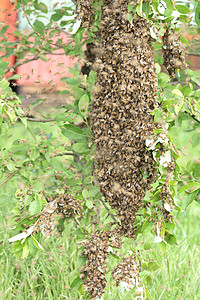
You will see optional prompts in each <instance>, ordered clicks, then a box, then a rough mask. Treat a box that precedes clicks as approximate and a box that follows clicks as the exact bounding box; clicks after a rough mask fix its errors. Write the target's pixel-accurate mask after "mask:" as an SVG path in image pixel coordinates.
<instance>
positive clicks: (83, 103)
mask: <svg viewBox="0 0 200 300" xmlns="http://www.w3.org/2000/svg"><path fill="white" fill-rule="evenodd" d="M89 103H90V98H89V96H88V95H87V94H84V95H83V96H82V97H81V99H80V100H79V103H78V108H79V110H80V111H87V110H88V105H89Z"/></svg>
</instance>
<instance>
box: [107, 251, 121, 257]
mask: <svg viewBox="0 0 200 300" xmlns="http://www.w3.org/2000/svg"><path fill="white" fill-rule="evenodd" d="M109 254H110V255H111V256H112V257H114V258H115V259H120V257H119V256H118V255H116V254H115V253H113V252H111V251H110V252H109Z"/></svg>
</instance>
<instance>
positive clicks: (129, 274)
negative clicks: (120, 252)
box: [112, 255, 140, 291]
mask: <svg viewBox="0 0 200 300" xmlns="http://www.w3.org/2000/svg"><path fill="white" fill-rule="evenodd" d="M112 277H113V279H114V280H115V281H116V285H117V286H119V285H121V287H124V288H125V289H126V290H127V291H128V290H131V289H132V288H133V287H134V286H136V287H138V286H139V285H140V279H139V272H138V267H137V264H136V258H135V255H132V256H129V257H125V258H123V260H122V262H121V263H120V264H118V265H117V266H116V267H115V268H114V270H113V271H112Z"/></svg>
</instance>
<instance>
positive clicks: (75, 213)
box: [16, 188, 84, 238]
mask: <svg viewBox="0 0 200 300" xmlns="http://www.w3.org/2000/svg"><path fill="white" fill-rule="evenodd" d="M26 194H27V195H32V194H33V190H32V189H31V188H30V189H29V190H28V191H27V192H25V193H23V192H19V193H18V197H20V202H21V210H23V209H24V200H25V197H26ZM40 194H42V195H43V196H44V199H45V200H46V201H47V203H46V204H45V206H44V208H43V210H42V211H41V212H39V213H38V214H36V215H34V216H31V217H30V218H29V220H31V219H33V218H35V217H37V220H36V221H35V223H34V224H32V225H31V226H33V227H34V230H33V232H39V231H41V232H42V234H43V235H44V236H45V237H46V238H48V237H50V236H52V235H53V234H55V233H57V234H59V226H58V224H59V223H58V219H59V218H68V219H70V218H73V219H77V218H82V217H84V214H83V207H82V203H81V202H80V201H79V200H77V199H76V198H74V197H73V196H72V195H70V194H69V192H68V191H67V189H64V192H60V191H59V190H55V191H52V195H51V196H47V195H46V193H45V191H44V190H42V191H40ZM29 214H30V213H28V212H27V213H26V214H25V215H24V217H23V218H22V219H25V218H26V217H27V216H29ZM16 221H19V220H16ZM23 227H25V228H26V230H27V229H28V227H27V225H26V224H25V222H24V225H23Z"/></svg>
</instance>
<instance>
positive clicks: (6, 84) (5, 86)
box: [0, 78, 9, 90]
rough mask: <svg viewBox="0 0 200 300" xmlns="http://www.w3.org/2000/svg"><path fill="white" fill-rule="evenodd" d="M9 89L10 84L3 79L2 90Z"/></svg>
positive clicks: (0, 83) (0, 84)
mask: <svg viewBox="0 0 200 300" xmlns="http://www.w3.org/2000/svg"><path fill="white" fill-rule="evenodd" d="M8 87H9V82H8V81H7V80H6V79H4V78H3V79H1V80H0V88H1V89H2V90H5V89H7V88H8Z"/></svg>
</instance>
